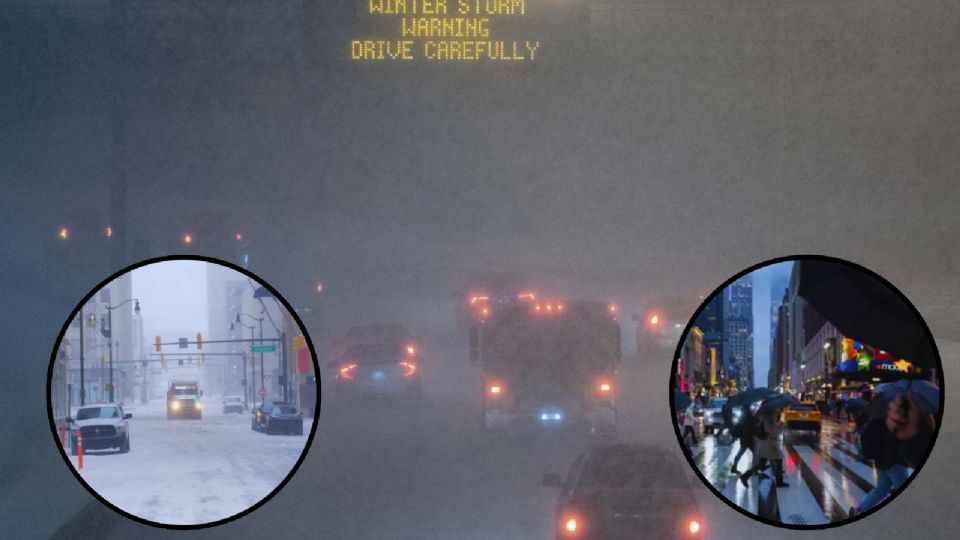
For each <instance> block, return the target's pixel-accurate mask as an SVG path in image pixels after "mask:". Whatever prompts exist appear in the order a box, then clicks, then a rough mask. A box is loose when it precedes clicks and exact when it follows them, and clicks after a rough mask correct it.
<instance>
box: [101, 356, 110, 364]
mask: <svg viewBox="0 0 960 540" xmlns="http://www.w3.org/2000/svg"><path fill="white" fill-rule="evenodd" d="M109 363H110V355H109V354H104V355H103V365H107V364H109Z"/></svg>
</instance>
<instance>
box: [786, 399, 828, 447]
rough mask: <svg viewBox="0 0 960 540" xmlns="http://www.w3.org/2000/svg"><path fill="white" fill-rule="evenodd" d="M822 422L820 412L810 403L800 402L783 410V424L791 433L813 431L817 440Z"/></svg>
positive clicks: (815, 405)
mask: <svg viewBox="0 0 960 540" xmlns="http://www.w3.org/2000/svg"><path fill="white" fill-rule="evenodd" d="M822 422H823V417H822V416H821V414H820V410H819V409H818V408H817V404H816V403H814V402H812V401H801V402H800V403H797V404H795V405H790V406H788V407H787V408H786V409H784V410H783V424H784V425H785V426H787V429H789V430H791V431H814V432H816V434H817V438H818V439H819V438H820V428H821V424H822Z"/></svg>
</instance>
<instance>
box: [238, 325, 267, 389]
mask: <svg viewBox="0 0 960 540" xmlns="http://www.w3.org/2000/svg"><path fill="white" fill-rule="evenodd" d="M241 315H243V316H244V317H249V318H250V319H252V320H254V321H257V323H259V324H260V344H261V345H263V317H254V316H253V315H250V314H249V313H243V312H242V311H238V312H237V319H236V320H235V321H234V322H235V323H237V324H241V323H240V316H241ZM248 328H251V327H248ZM250 339H253V330H251V331H250ZM251 344H252V342H251ZM254 376H255V375H254ZM260 388H265V386H264V385H263V352H261V353H260ZM264 399H266V396H261V397H260V405H263V400H264Z"/></svg>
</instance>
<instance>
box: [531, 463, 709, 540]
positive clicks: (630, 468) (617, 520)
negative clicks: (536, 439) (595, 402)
mask: <svg viewBox="0 0 960 540" xmlns="http://www.w3.org/2000/svg"><path fill="white" fill-rule="evenodd" d="M685 471H686V464H685V463H682V462H681V461H680V459H679V458H678V457H677V456H676V453H675V452H671V451H668V450H666V449H663V448H659V447H656V446H648V445H640V444H606V445H600V446H596V447H594V448H593V449H592V450H591V451H589V452H587V453H586V454H583V455H582V456H580V457H579V458H578V459H577V460H576V461H575V462H574V464H573V466H571V467H570V471H569V473H568V474H567V479H566V481H563V480H561V478H560V476H559V475H558V474H555V473H553V474H550V473H548V474H546V475H544V477H543V484H544V485H546V486H551V487H559V488H561V493H560V496H559V499H558V501H557V516H556V519H557V521H556V537H557V539H558V540H561V539H572V538H576V539H579V540H586V539H590V540H599V539H605V540H618V539H636V538H657V539H660V538H702V537H703V534H704V521H703V515H702V513H701V512H700V508H699V505H698V503H697V497H696V494H695V493H694V491H693V486H692V485H691V484H690V480H689V479H688V478H687V475H686V472H685Z"/></svg>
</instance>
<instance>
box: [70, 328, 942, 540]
mask: <svg viewBox="0 0 960 540" xmlns="http://www.w3.org/2000/svg"><path fill="white" fill-rule="evenodd" d="M940 348H941V353H942V354H943V355H944V357H945V358H953V356H952V355H955V354H956V353H957V352H958V350H960V347H958V345H957V344H956V343H941V344H940ZM424 349H425V350H424V383H425V385H424V395H425V398H426V399H425V400H424V402H423V404H422V406H421V408H420V409H419V410H417V409H416V408H413V407H409V406H406V405H403V406H400V405H399V404H396V403H391V402H389V401H383V402H372V403H367V404H365V405H363V406H361V407H352V406H349V404H348V403H347V402H345V401H341V400H338V399H337V398H336V397H335V396H334V395H333V394H332V393H331V392H327V393H325V394H324V398H323V410H322V412H321V415H320V422H319V424H318V429H317V433H316V437H315V439H314V442H313V446H312V447H311V448H310V450H309V453H308V456H307V458H306V460H305V462H304V464H303V466H302V467H301V468H300V470H299V472H298V473H297V475H295V476H294V477H293V478H292V479H291V480H290V482H289V483H288V484H287V486H286V487H285V488H284V490H283V491H281V492H280V494H278V495H277V496H276V497H275V498H273V499H272V500H271V501H269V502H268V503H267V504H266V505H264V506H263V507H261V508H260V509H258V510H257V511H255V512H254V513H253V514H252V515H249V516H246V517H244V518H241V519H239V520H237V521H234V522H231V523H228V524H225V525H222V526H220V527H217V528H216V529H207V530H204V531H198V532H197V536H198V537H203V538H228V537H229V538H233V537H242V538H262V537H264V536H265V535H270V534H273V533H275V532H276V530H278V528H280V527H282V529H283V530H284V531H285V533H286V534H287V535H288V536H289V537H291V538H302V537H308V536H309V537H321V538H331V539H347V538H371V539H379V538H399V539H407V538H410V539H415V538H421V539H468V540H469V539H488V538H497V539H521V538H523V539H535V538H544V539H546V538H553V530H554V529H553V527H554V525H553V524H554V519H555V518H554V510H555V508H554V504H555V502H556V495H557V494H556V492H555V491H554V490H552V489H550V488H545V487H542V486H541V485H540V484H541V478H542V475H543V473H545V472H560V473H561V474H565V473H566V471H567V468H568V467H569V466H570V464H571V462H572V461H573V459H574V457H575V456H576V455H577V453H578V452H580V451H582V450H583V449H584V448H586V446H587V445H588V441H586V440H582V439H579V440H578V439H577V438H568V437H541V438H538V439H535V440H533V441H491V440H487V439H485V438H483V437H482V436H481V435H480V434H479V432H478V431H477V429H476V425H477V408H476V407H477V405H476V399H477V396H478V393H479V390H478V389H477V387H476V381H478V380H479V375H478V374H477V373H476V372H475V370H474V368H473V367H472V366H471V365H470V364H469V362H468V361H467V360H466V358H465V354H466V353H465V351H464V350H463V349H462V348H459V349H458V346H457V344H456V343H455V342H454V343H448V344H447V345H445V346H438V345H430V344H428V343H427V344H424ZM670 354H671V353H670V351H663V354H662V355H661V356H662V357H658V358H645V359H642V360H641V359H638V358H636V357H632V356H625V357H624V359H623V362H622V364H621V371H620V376H621V379H620V387H621V389H622V391H621V392H620V399H621V401H620V404H621V413H622V414H621V425H620V427H621V430H620V431H621V434H620V437H619V440H622V441H637V442H642V443H645V444H655V445H658V446H661V447H664V448H667V449H669V450H670V451H673V452H676V453H677V455H681V450H680V447H679V445H678V443H677V441H676V438H675V436H674V432H673V428H672V426H671V416H670V414H669V411H668V409H669V407H668V405H667V401H666V400H667V397H666V396H667V388H668V386H667V384H666V381H667V380H668V377H669V361H668V360H666V358H669V355H670ZM950 382H951V381H950V380H949V379H948V381H947V384H950ZM945 429H946V431H945V432H944V433H941V437H942V438H949V437H950V436H951V433H954V428H953V427H946V426H945ZM940 442H941V443H943V441H940ZM936 455H937V452H934V456H936ZM690 478H691V479H692V484H693V486H694V488H695V490H696V493H697V499H698V502H699V504H700V506H701V511H702V513H703V515H704V521H705V531H706V535H705V537H706V538H712V539H730V540H734V539H739V538H745V537H750V535H757V534H761V533H762V534H763V536H764V537H767V538H792V537H794V536H793V535H795V534H796V533H795V532H793V531H789V530H785V529H777V530H774V529H771V528H770V527H768V526H765V525H763V524H760V523H757V522H755V521H753V520H751V519H749V518H746V517H744V516H742V515H740V514H738V513H737V512H735V511H733V510H732V509H730V508H729V507H727V506H726V505H725V504H724V503H722V502H721V501H719V500H718V499H717V498H716V497H715V496H714V495H713V493H712V492H711V491H710V490H708V489H707V488H706V487H704V486H703V484H702V483H701V482H700V481H699V480H698V479H697V478H696V477H695V476H694V475H693V472H692V471H691V472H690ZM931 481H932V482H934V483H936V482H937V481H936V480H935V479H931V478H929V477H927V476H925V475H924V471H921V473H920V475H919V476H918V480H917V483H929V482H931ZM928 486H929V487H928V489H940V487H937V486H939V484H937V486H934V485H929V484H928ZM910 499H911V490H909V489H908V490H907V491H906V492H905V493H904V494H902V495H901V496H900V497H898V498H897V500H896V501H895V502H894V503H893V504H892V505H891V506H896V505H897V504H900V505H903V506H900V508H901V509H902V508H904V507H906V508H908V509H909V508H911V504H913V505H915V504H916V502H913V503H911V502H910ZM914 508H915V507H914ZM104 513H111V511H110V510H109V509H106V508H103V507H102V506H101V505H100V504H99V503H97V502H96V501H92V500H91V502H90V504H88V505H87V507H86V508H85V509H84V511H83V512H81V513H80V514H78V515H77V516H76V517H75V518H74V519H73V520H72V521H71V522H70V523H69V524H67V525H66V526H65V527H63V528H61V529H60V532H59V534H58V535H57V537H58V538H68V537H70V535H71V534H73V533H74V532H75V531H80V530H84V528H88V527H91V526H95V524H100V523H104V524H108V525H109V527H108V528H106V529H101V531H102V534H101V535H100V536H99V537H100V538H105V539H114V538H116V539H122V538H129V537H130V536H131V535H133V534H136V535H138V537H139V538H171V537H173V532H172V531H165V530H161V529H150V530H144V529H143V528H141V527H140V526H139V525H137V524H135V523H133V522H132V521H127V520H122V519H117V518H115V517H112V516H104V515H103V514H104ZM851 527H852V528H853V529H856V527H857V526H856V525H848V526H847V528H851Z"/></svg>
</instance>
